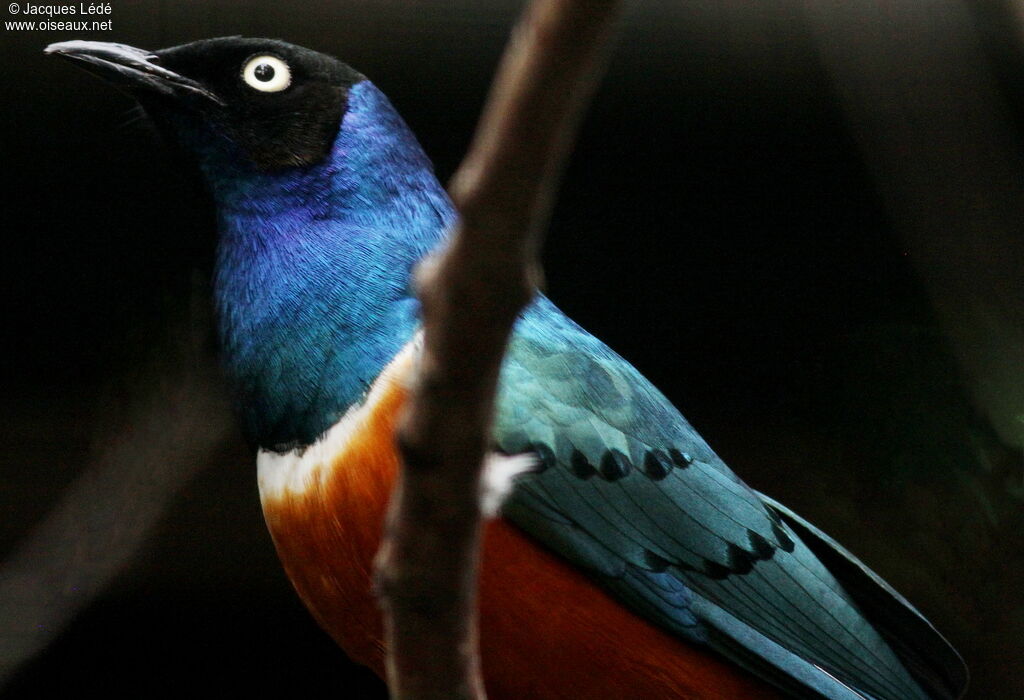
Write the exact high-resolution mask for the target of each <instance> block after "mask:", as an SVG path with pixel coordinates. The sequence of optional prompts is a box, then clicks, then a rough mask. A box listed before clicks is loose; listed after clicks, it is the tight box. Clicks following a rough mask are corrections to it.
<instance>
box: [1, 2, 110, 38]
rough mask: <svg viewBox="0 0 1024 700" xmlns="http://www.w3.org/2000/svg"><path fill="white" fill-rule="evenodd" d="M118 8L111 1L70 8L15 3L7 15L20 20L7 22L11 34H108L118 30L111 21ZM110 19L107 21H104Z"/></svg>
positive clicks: (5, 24) (71, 4) (80, 4)
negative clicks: (35, 32)
mask: <svg viewBox="0 0 1024 700" xmlns="http://www.w3.org/2000/svg"><path fill="white" fill-rule="evenodd" d="M113 12H114V8H113V7H112V6H111V4H110V3H109V2H80V3H69V4H66V5H43V4H38V3H31V2H12V3H10V4H9V5H8V6H7V13H8V14H9V15H11V16H12V17H15V16H16V17H18V19H9V20H6V21H5V22H4V28H5V29H7V30H8V31H22V32H31V31H48V32H52V31H74V32H107V31H110V30H111V29H113V28H114V26H113V25H114V20H113V19H111V18H110V15H111V14H113ZM104 16H106V18H107V19H103V18H104Z"/></svg>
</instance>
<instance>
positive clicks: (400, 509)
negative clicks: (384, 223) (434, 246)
mask: <svg viewBox="0 0 1024 700" xmlns="http://www.w3.org/2000/svg"><path fill="white" fill-rule="evenodd" d="M620 4H621V3H620V2H619V1H618V0H535V1H534V2H532V3H531V4H530V6H529V7H528V9H527V10H526V12H525V14H524V16H523V18H522V19H521V20H520V22H519V24H518V26H517V27H516V29H515V30H514V32H513V34H512V38H511V41H510V43H509V46H508V48H507V49H506V52H505V56H504V58H503V59H502V63H501V65H500V67H499V69H498V74H497V77H496V78H495V82H494V85H493V87H492V90H491V94H490V96H489V99H488V102H487V105H486V107H485V108H484V113H483V116H482V117H481V121H480V125H479V127H478V129H477V133H476V136H475V138H474V140H473V143H472V145H471V147H470V151H469V154H468V155H467V156H466V159H465V160H464V161H463V164H462V166H461V167H460V168H459V171H458V172H457V173H456V175H455V177H454V179H453V181H452V184H451V188H450V190H451V194H452V199H453V200H454V202H455V206H456V208H457V210H458V212H459V215H460V219H459V221H458V223H457V224H456V227H455V231H454V233H453V235H452V237H451V238H450V240H449V241H448V244H447V245H446V246H445V247H444V248H443V249H442V250H441V251H440V252H438V253H435V254H434V255H432V256H431V257H430V258H428V259H427V260H426V261H425V262H424V263H422V264H421V265H420V267H419V268H418V270H417V273H416V282H417V287H418V290H419V296H420V300H421V302H422V308H423V325H424V338H423V349H422V355H421V359H420V367H419V376H418V381H417V384H416V386H415V387H414V389H413V392H412V396H411V398H410V401H409V404H408V406H407V409H406V412H405V415H404V416H403V420H402V422H401V424H400V427H399V429H398V435H397V440H398V444H399V447H400V451H401V454H402V458H403V462H404V469H403V471H402V474H401V477H400V479H399V484H398V485H397V487H396V489H395V492H394V494H393V495H392V499H391V504H390V507H389V511H388V516H387V520H386V523H385V532H384V539H383V542H382V545H381V549H380V552H379V553H378V556H377V584H378V591H379V595H380V598H381V604H382V607H383V609H384V614H385V627H386V635H387V643H388V652H389V655H388V661H387V675H388V685H389V687H390V689H391V692H392V695H393V697H395V698H399V699H401V700H410V699H413V698H414V699H416V700H422V699H423V698H483V697H484V689H483V681H482V678H481V675H480V662H479V656H478V651H477V630H476V625H477V622H476V580H477V568H478V561H479V542H480V529H481V527H480V526H481V498H480V497H481V485H480V484H481V473H482V465H483V462H484V457H485V452H486V450H487V447H488V443H489V435H490V425H491V418H492V412H493V403H494V395H495V390H496V387H497V383H498V373H499V369H500V367H501V359H502V356H503V354H504V351H505V345H506V343H507V341H508V337H509V334H510V332H511V329H512V325H513V323H514V322H515V319H516V317H517V316H518V314H519V312H520V311H521V310H522V309H523V308H524V307H525V306H526V305H527V304H528V303H529V301H530V299H531V298H532V296H533V292H534V289H535V288H536V285H537V283H538V281H539V279H540V277H541V273H540V269H539V264H538V261H537V258H536V251H537V248H538V246H539V239H540V231H541V230H542V228H543V227H544V225H545V223H546V220H547V217H548V214H549V211H550V207H551V204H552V201H553V197H554V192H555V189H556V185H557V181H558V177H559V174H560V173H561V170H562V167H563V165H564V162H565V159H566V155H567V153H568V150H569V147H570V145H571V143H572V140H573V137H574V134H575V131H576V126H577V123H578V122H579V119H580V116H581V115H582V113H583V108H584V106H585V105H586V103H587V101H588V99H589V96H590V94H591V92H592V89H593V87H594V85H595V84H596V82H597V78H598V75H599V73H600V69H601V67H602V66H603V63H604V62H603V60H602V59H603V57H604V54H605V53H606V51H605V49H606V47H607V46H608V44H609V43H610V37H611V34H612V31H611V30H612V25H613V24H614V20H615V18H616V17H617V15H618V13H619V9H620Z"/></svg>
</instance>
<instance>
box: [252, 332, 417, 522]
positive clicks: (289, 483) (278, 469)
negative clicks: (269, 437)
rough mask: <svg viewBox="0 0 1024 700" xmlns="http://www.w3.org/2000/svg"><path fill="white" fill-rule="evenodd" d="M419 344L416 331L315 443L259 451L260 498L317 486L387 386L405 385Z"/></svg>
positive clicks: (363, 423) (325, 478)
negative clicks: (361, 396) (358, 399)
mask: <svg viewBox="0 0 1024 700" xmlns="http://www.w3.org/2000/svg"><path fill="white" fill-rule="evenodd" d="M420 345H421V341H420V334H419V333H417V334H416V336H414V337H413V339H412V340H411V341H410V342H409V343H408V344H406V346H405V347H404V348H402V349H401V350H400V351H399V353H398V354H397V355H395V359H393V360H392V361H391V362H390V363H389V364H388V366H387V367H385V368H384V370H383V371H382V372H381V373H380V376H378V377H377V379H376V381H374V382H373V385H372V386H371V387H370V391H369V392H368V393H367V395H366V398H365V399H364V400H363V401H362V402H360V403H357V404H354V405H353V406H351V407H350V408H349V409H348V410H347V411H346V412H345V415H343V416H342V417H341V419H340V420H339V421H338V422H337V423H335V424H334V425H333V426H331V428H330V429H329V430H328V431H327V432H326V433H324V435H323V437H321V438H320V439H319V440H318V441H317V442H315V443H313V444H312V445H309V446H308V447H306V448H296V449H294V450H292V451H291V452H286V453H284V454H281V453H278V452H269V451H267V450H260V451H259V454H257V456H256V478H257V481H258V483H259V489H260V499H261V500H263V501H264V502H266V501H268V500H274V499H278V498H283V497H285V496H289V495H293V496H295V495H301V494H303V493H306V492H308V491H309V490H310V489H312V488H321V487H322V486H323V484H324V482H325V481H326V480H327V478H328V477H329V476H330V473H329V469H328V468H327V465H330V464H333V463H334V458H335V457H336V456H337V455H338V454H340V453H341V452H342V451H343V450H344V449H345V446H346V445H347V444H348V443H349V441H350V440H351V439H352V437H353V436H354V435H358V434H359V432H360V431H361V430H364V429H365V425H366V422H367V420H369V419H370V418H371V417H372V416H373V414H374V412H375V411H376V410H377V406H378V404H379V403H380V402H381V400H382V399H383V398H384V397H385V396H387V395H388V391H389V390H390V389H391V387H393V386H394V385H395V383H399V384H401V385H403V386H406V387H408V383H409V381H410V380H411V378H412V375H413V372H412V371H411V370H412V369H413V358H414V357H415V356H417V355H418V354H419V349H420Z"/></svg>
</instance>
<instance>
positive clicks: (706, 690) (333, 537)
mask: <svg viewBox="0 0 1024 700" xmlns="http://www.w3.org/2000/svg"><path fill="white" fill-rule="evenodd" d="M378 398H379V400H378V401H376V402H375V405H374V406H373V409H372V411H370V412H369V413H368V414H367V415H366V416H365V418H364V419H363V420H362V421H361V422H360V424H359V426H358V428H357V429H355V430H353V431H352V434H351V435H350V437H349V439H348V441H347V444H345V445H344V448H343V449H342V450H340V451H339V452H338V453H337V455H336V456H335V457H334V458H333V462H332V463H330V464H324V465H323V468H324V469H327V470H328V471H327V472H326V473H325V474H326V475H325V477H324V478H323V479H321V480H319V481H317V482H316V483H315V484H314V485H312V486H310V487H309V488H306V489H303V490H302V491H301V493H300V492H296V491H290V492H286V493H281V494H276V495H272V496H270V497H268V496H267V495H266V494H264V498H263V510H264V514H265V516H266V520H267V525H268V527H269V529H270V533H271V535H272V536H273V538H274V543H275V545H276V546H277V551H278V554H279V555H280V557H281V561H282V563H283V564H284V567H285V570H286V571H287V573H288V576H289V577H290V578H291V580H292V583H293V584H294V585H295V588H296V589H297V591H298V593H299V595H300V596H301V598H302V600H303V601H304V602H305V604H306V606H307V607H308V608H309V609H310V611H311V612H312V613H313V615H314V616H315V617H316V619H317V620H318V622H319V623H320V625H321V626H322V627H323V628H324V629H325V630H327V631H328V632H329V633H330V634H331V636H332V637H333V638H334V639H335V640H336V641H337V643H338V644H339V645H341V647H342V648H343V649H344V650H345V651H346V652H347V653H348V654H349V656H351V657H352V658H353V659H354V660H356V661H358V662H360V663H363V664H366V665H367V666H369V667H370V668H372V669H373V670H374V671H376V672H377V673H378V674H381V675H383V670H384V645H383V641H382V640H383V632H382V624H381V618H380V613H379V610H378V608H377V605H376V602H375V599H374V597H373V594H372V592H371V589H370V582H371V573H372V561H373V556H374V554H375V553H376V551H377V545H378V543H379V540H380V532H381V526H382V522H383V517H384V511H385V507H386V504H387V500H388V497H389V494H390V492H391V487H392V485H393V483H394V479H395V474H396V471H397V468H398V458H397V455H396V453H395V450H394V448H393V444H392V438H391V435H392V429H393V422H394V417H395V415H396V413H397V411H398V409H399V407H400V405H401V403H402V401H403V400H404V398H405V391H404V390H403V389H402V388H401V387H400V385H399V384H398V383H397V382H396V383H391V384H389V385H388V386H386V387H384V392H383V393H382V394H381V395H380V396H379V397H378ZM480 627H481V630H480V633H481V654H482V661H483V669H484V677H485V680H486V684H487V691H488V694H489V695H490V696H491V697H492V698H499V699H501V698H509V699H511V698H516V699H519V698H574V699H579V698H644V699H645V700H648V699H651V698H720V699H722V700H725V699H727V698H728V699H730V700H732V699H736V698H779V697H781V694H780V693H778V691H775V690H774V689H773V688H771V687H769V686H767V685H766V684H765V683H763V682H762V681H760V680H758V679H757V678H755V677H754V676H752V675H750V674H748V673H746V672H745V671H743V670H741V669H738V668H736V667H735V666H733V665H731V664H730V663H729V662H728V661H725V660H723V659H720V658H719V657H718V656H716V655H715V654H713V653H712V652H709V651H705V650H703V649H700V648H697V647H695V646H692V645H690V644H688V643H686V642H684V641H681V640H679V639H676V638H675V637H673V636H671V635H670V634H667V633H666V632H663V631H662V630H660V629H659V628H657V627H655V626H654V625H652V624H650V623H648V622H646V621H645V620H643V619H641V618H639V617H637V616H636V615H634V614H632V613H631V612H629V611H628V610H627V609H625V608H624V607H622V606H621V605H620V604H618V603H617V602H616V601H615V600H613V599H612V598H610V597H609V596H608V595H607V594H606V593H605V592H604V591H603V590H601V589H600V588H598V587H597V586H595V585H594V584H593V583H591V582H590V580H589V579H587V578H586V577H585V576H584V575H583V574H581V573H580V572H579V571H577V570H576V569H575V568H574V567H572V566H571V565H569V564H568V563H566V562H564V561H563V560H561V559H560V558H558V557H556V556H554V555H553V554H550V553H548V552H547V551H546V550H544V549H543V548H541V547H540V546H538V545H537V544H535V543H534V542H533V541H532V540H530V539H529V538H527V537H526V536H525V535H524V534H522V533H521V532H520V531H519V530H517V529H516V528H515V527H514V526H512V525H511V524H510V523H508V522H506V521H504V520H502V519H496V520H493V521H491V522H490V523H489V524H488V525H487V529H486V536H485V540H484V555H483V564H482V570H481V578H480Z"/></svg>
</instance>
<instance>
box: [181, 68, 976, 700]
mask: <svg viewBox="0 0 1024 700" xmlns="http://www.w3.org/2000/svg"><path fill="white" fill-rule="evenodd" d="M199 151H200V155H201V160H202V164H203V168H204V170H205V172H206V175H207V178H208V179H209V180H210V182H211V185H212V189H213V191H214V194H215V197H216V199H217V203H218V211H219V217H220V227H221V243H220V248H219V252H218V264H217V276H216V300H217V306H218V310H219V314H220V324H221V334H222V340H223V345H224V356H225V362H226V366H227V370H228V372H229V375H230V376H231V378H232V379H233V382H234V385H235V387H236V390H237V391H238V393H239V394H240V397H239V398H240V402H239V403H240V406H241V407H242V410H243V414H244V418H245V422H246V426H247V429H248V431H249V433H250V435H251V436H252V438H253V439H254V440H255V441H256V442H257V443H258V444H260V445H261V446H262V447H264V448H267V449H276V450H285V449H289V448H291V447H295V446H302V445H307V444H310V443H312V442H314V441H315V440H316V439H317V437H318V436H319V435H320V434H322V433H323V432H324V431H325V430H326V429H327V428H329V427H330V426H331V425H332V424H333V423H334V422H336V421H337V419H338V418H339V417H340V415H341V414H342V413H344V411H345V410H346V409H347V408H348V407H350V406H351V405H353V404H354V403H356V402H358V401H359V400H360V399H361V397H362V396H363V395H364V393H365V391H366V390H367V388H368V387H369V386H370V384H371V383H372V382H373V381H374V379H375V378H376V377H377V376H378V374H379V373H380V371H381V370H382V368H383V367H384V366H385V365H386V364H387V363H388V362H389V361H390V360H391V359H392V358H393V357H394V356H395V354H396V353H397V352H398V351H399V349H400V348H401V347H403V346H404V345H405V344H406V343H407V342H408V341H409V340H410V338H411V337H412V335H413V333H414V331H415V328H416V323H417V319H416V314H417V305H416V302H415V300H414V299H413V298H412V296H411V293H410V289H409V284H408V280H409V275H410V272H411V269H412V266H413V264H414V263H415V262H416V261H417V260H418V259H419V258H420V257H422V255H423V254H424V253H426V252H427V251H428V250H429V249H430V248H432V247H433V246H434V245H435V244H436V243H437V242H438V241H439V240H440V239H441V237H442V235H443V233H444V230H445V229H446V228H447V226H448V225H449V224H450V223H451V221H452V220H453V212H452V208H451V204H450V202H449V200H448V198H447V197H446V195H445V193H444V191H443V190H442V188H441V187H440V185H439V184H438V183H437V181H436V179H435V178H434V175H433V173H432V170H431V166H430V163H429V162H428V160H427V159H426V157H425V156H424V155H423V153H422V151H421V150H420V147H419V146H418V144H417V143H416V141H415V139H414V138H413V136H412V135H411V134H410V132H409V131H408V129H407V128H406V127H405V125H404V124H403V123H402V121H401V119H400V118H399V117H398V116H397V114H396V113H395V112H394V110H393V109H392V108H391V106H390V105H389V104H388V102H387V100H386V99H385V98H384V97H383V96H382V95H381V94H380V93H379V92H378V91H377V90H376V88H374V87H373V86H372V85H371V84H370V83H369V82H366V81H364V82H360V83H357V84H356V85H355V86H353V87H352V89H351V90H350V92H349V97H348V110H347V112H346V114H345V116H344V119H343V122H342V124H341V127H340V130H339V133H338V136H337V139H336V141H335V143H334V146H333V149H332V151H331V154H330V157H329V158H328V159H327V160H326V161H324V162H322V163H320V164H317V165H313V166H310V167H305V168H293V169H286V170H279V171H276V172H271V173H257V172H255V171H253V170H247V169H246V168H245V167H244V166H241V165H239V164H238V163H237V162H235V161H234V160H232V159H231V157H230V155H229V154H228V153H227V152H225V151H224V150H223V149H221V147H219V146H216V145H215V144H212V145H210V146H208V147H206V148H205V149H204V148H200V149H199ZM501 380H502V381H501V388H500V395H499V399H498V411H497V421H496V427H495V435H494V440H495V443H496V446H497V447H498V448H500V449H502V450H504V451H506V452H519V451H528V450H533V451H535V452H537V453H538V455H540V456H541V458H542V460H543V463H544V468H543V469H542V470H540V471H539V473H536V474H532V475H529V476H527V477H524V478H523V479H522V480H521V482H520V483H519V484H518V486H517V488H516V489H515V492H514V493H513V495H512V497H511V499H510V501H509V503H508V505H507V509H506V515H507V517H509V518H510V519H511V520H512V521H514V522H515V523H516V524H517V525H519V526H520V527H522V528H523V529H524V530H526V531H527V532H529V533H531V534H532V535H533V536H535V537H536V538H537V539H539V540H540V541H541V542H543V543H544V544H545V545H546V546H548V547H550V548H552V549H554V550H555V551H557V552H559V553H560V554H562V555H563V556H565V557H566V558H568V559H569V560H570V561H572V562H573V563H575V564H576V565H578V566H580V567H582V568H583V569H584V570H586V571H588V572H589V574H590V575H591V576H593V577H595V578H596V579H597V580H599V581H600V582H601V583H602V584H603V585H604V586H606V587H607V588H608V589H609V590H610V591H611V592H612V593H613V594H615V595H617V596H618V597H619V598H620V600H622V601H623V602H624V603H626V604H627V605H629V606H631V607H632V608H633V609H634V610H635V611H637V612H638V613H639V614H642V615H644V616H646V617H648V618H650V619H652V620H654V621H656V622H657V623H658V624H660V625H662V626H664V627H666V628H667V629H670V630H672V631H673V632H675V633H676V634H679V635H681V636H683V637H685V638H687V639H689V640H691V641H693V642H695V643H706V644H709V645H711V646H713V647H714V648H716V649H718V650H719V651H721V652H723V653H725V654H726V655H728V656H730V657H731V658H733V659H734V660H735V661H736V662H738V663H741V664H743V665H745V666H747V667H748V668H750V669H752V670H754V671H755V672H756V673H759V674H761V675H763V676H765V677H766V678H768V679H769V680H771V681H773V682H775V683H777V684H778V685H780V686H782V687H785V688H787V689H789V690H790V691H792V692H794V693H795V694H799V695H807V696H825V697H830V698H856V697H865V698H878V699H883V698H884V699H888V700H907V699H923V698H927V697H946V696H951V695H952V693H944V692H943V691H942V690H941V689H942V688H943V687H948V686H955V685H956V673H957V671H956V670H950V671H949V674H950V675H949V677H952V678H954V681H952V682H950V681H948V680H947V678H946V676H944V672H943V671H942V670H940V671H937V672H936V671H932V670H930V668H929V666H931V665H935V666H937V667H938V668H940V669H942V668H943V667H947V666H949V667H952V666H954V665H955V664H956V663H957V659H956V655H955V652H952V650H950V649H949V648H948V646H947V645H945V643H944V641H943V640H942V639H941V637H939V636H938V634H937V633H935V631H934V630H933V629H932V628H931V626H930V625H929V624H928V623H927V622H926V621H925V620H924V619H923V618H921V617H920V616H919V615H918V614H917V613H916V611H913V610H912V609H910V608H909V606H906V604H905V602H904V601H902V599H899V598H898V596H895V594H894V593H891V591H890V589H888V588H887V587H885V586H884V583H881V582H880V581H878V580H877V579H872V578H871V577H870V576H867V575H858V574H857V571H858V569H857V566H859V565H857V564H855V560H853V559H852V557H849V556H848V555H847V554H846V553H845V552H841V551H840V550H838V549H837V548H836V547H835V546H834V543H831V541H830V540H827V538H824V537H823V536H820V533H817V531H815V530H813V529H810V528H809V526H806V524H805V523H804V524H800V523H801V522H802V521H799V522H798V521H797V520H795V519H794V518H795V516H793V515H792V514H790V513H788V512H786V511H784V509H781V508H776V507H774V506H773V505H772V504H770V503H768V502H766V501H765V500H764V499H763V498H762V497H761V496H760V495H759V494H757V493H755V492H754V491H752V490H750V489H749V488H748V487H747V486H746V485H745V484H743V483H742V482H741V481H740V480H739V479H738V478H737V477H736V476H735V475H733V473H732V472H731V471H730V470H729V469H728V467H726V466H725V464H723V463H722V461H721V460H720V459H719V458H718V457H717V456H716V455H715V454H714V452H713V451H712V450H711V449H710V448H709V447H708V445H707V444H706V443H705V442H704V441H703V440H702V439H701V438H700V436H699V435H698V434H697V433H696V432H695V431H694V430H693V428H692V427H691V426H690V425H689V424H688V423H687V422H686V421H685V420H684V419H683V417H682V416H681V415H680V414H679V413H678V411H677V410H676V409H675V408H674V407H673V406H672V405H671V403H670V402H669V401H668V400H667V399H666V398H665V397H664V396H663V395H662V394H661V393H660V392H658V391H657V390H656V389H655V388H654V387H653V386H652V385H651V384H650V383H649V382H647V380H646V379H644V378H643V377H642V376H641V375H640V374H639V372H637V371H636V370H635V369H634V368H633V367H631V366H630V365H629V364H628V363H627V362H625V361H624V360H623V359H622V358H620V357H619V356H617V355H616V354H614V353H613V352H612V351H611V350H609V349H608V348H607V347H606V346H605V345H604V344H603V343H601V342H600V341H599V340H597V339H596V338H594V337H593V336H591V335H589V334H588V333H586V332H585V331H584V330H583V329H581V328H580V327H579V326H577V325H576V324H575V323H573V322H572V321H571V320H569V319H568V318H567V317H565V316H564V315H563V314H562V313H561V312H560V311H559V310H558V309H557V308H556V307H555V306H554V305H553V304H552V303H551V302H550V301H548V300H547V299H546V298H544V297H543V296H539V297H538V298H537V299H536V301H535V302H534V303H533V304H532V305H531V306H530V307H529V308H528V309H527V311H526V312H525V313H524V314H523V316H522V318H521V319H520V321H519V323H518V324H517V326H516V330H515V334H514V337H513V339H512V341H511V345H510V348H509V353H508V356H507V358H506V360H505V364H504V368H503V372H502V378H501ZM816 552H817V553H818V554H816ZM826 552H831V553H832V555H834V556H836V557H838V558H839V559H841V560H842V561H843V562H847V564H848V565H849V567H852V568H850V569H845V568H843V566H842V565H840V566H839V568H837V569H836V570H837V571H842V572H845V573H843V580H839V578H838V577H837V576H838V574H835V573H833V572H831V571H830V570H829V568H827V567H826V566H825V565H824V564H823V563H822V562H821V561H820V560H819V558H818V556H819V554H821V555H824V553H826ZM829 556H831V555H829ZM839 559H837V561H839ZM851 562H854V563H851ZM879 591H881V592H879ZM862 593H863V595H861V594H862ZM879 600H884V604H883V603H879V602H878V601H879ZM886 605H888V606H890V608H892V609H895V608H899V609H900V610H902V611H903V612H904V613H905V614H904V616H903V617H900V622H899V624H898V625H889V626H886V625H888V623H887V621H885V620H875V621H874V622H870V623H869V622H868V617H870V616H871V615H872V613H873V612H875V613H877V611H878V610H880V609H882V608H884V607H885V606H886ZM887 609H889V608H887ZM873 625H879V626H880V627H879V629H882V628H884V630H885V634H886V636H887V637H891V638H894V639H899V642H898V647H899V654H900V658H902V659H903V660H907V659H912V660H914V664H915V666H919V667H920V668H919V669H918V670H917V673H918V675H919V677H926V678H929V686H930V687H931V688H932V689H933V692H932V693H931V694H929V693H926V692H925V691H924V690H923V689H922V688H921V686H920V685H919V684H918V682H917V681H916V680H915V679H914V678H912V677H911V675H910V674H909V673H908V672H907V670H906V668H905V667H904V663H903V662H902V661H901V660H900V658H897V654H896V653H894V651H893V649H892V648H891V647H890V645H889V644H887V643H886V641H884V640H883V637H882V636H881V635H880V633H879V631H877V630H876V629H875V627H874V626H873ZM920 649H925V650H926V651H925V652H921V651H919V650H920ZM926 654H930V655H931V657H932V658H927V659H924V656H925V655H926ZM936 657H937V658H936ZM922 659H923V660H922ZM664 662H665V663H671V660H670V659H666V660H664ZM936 679H937V680H936ZM936 689H938V690H936Z"/></svg>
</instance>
